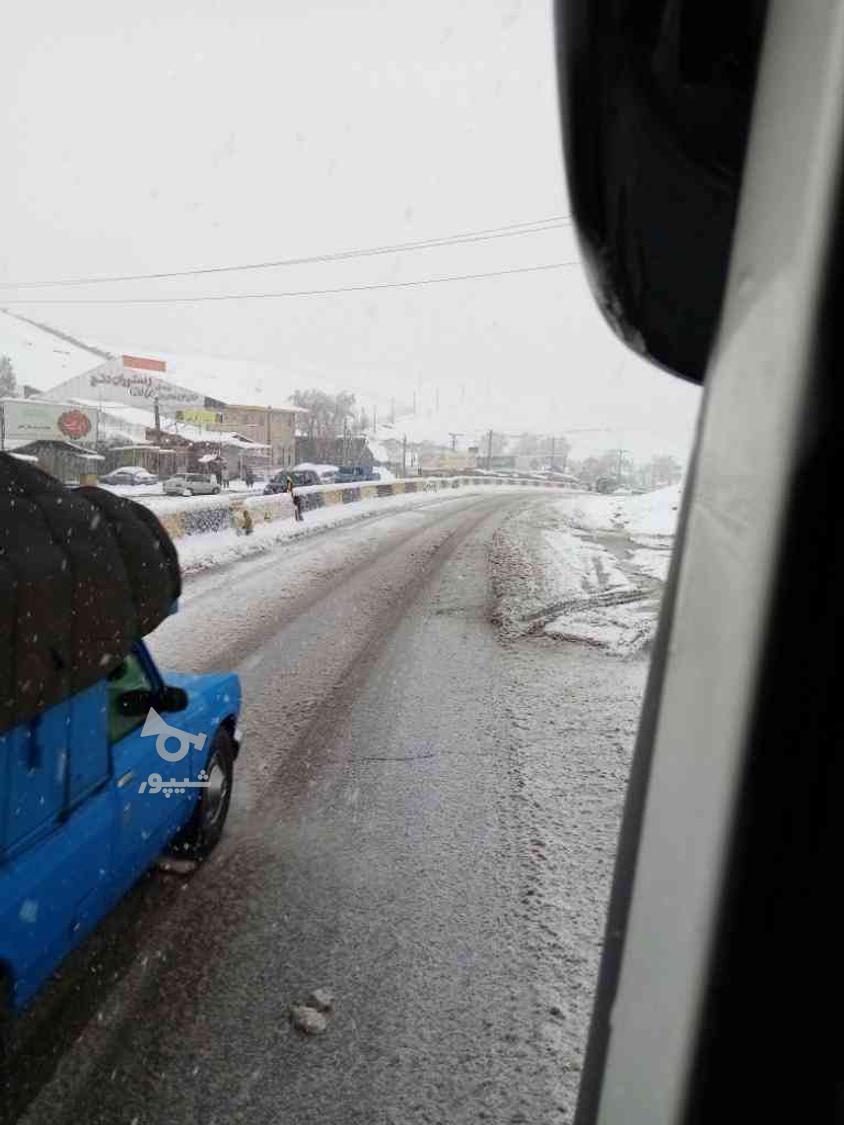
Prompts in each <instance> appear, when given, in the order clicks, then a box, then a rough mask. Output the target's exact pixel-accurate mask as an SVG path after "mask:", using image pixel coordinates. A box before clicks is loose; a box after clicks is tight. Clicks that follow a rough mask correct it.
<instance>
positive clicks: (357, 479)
mask: <svg viewBox="0 0 844 1125" xmlns="http://www.w3.org/2000/svg"><path fill="white" fill-rule="evenodd" d="M378 479H379V478H378V477H376V476H375V473H374V472H373V471H372V469H368V468H366V467H365V466H363V465H341V466H340V468H339V469H338V470H337V472H336V474H335V476H334V481H335V483H336V484H363V483H364V482H365V481H370V480H378Z"/></svg>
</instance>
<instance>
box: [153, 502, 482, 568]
mask: <svg viewBox="0 0 844 1125" xmlns="http://www.w3.org/2000/svg"><path fill="white" fill-rule="evenodd" d="M478 491H480V490H478ZM474 492H475V490H474V489H468V488H462V489H459V490H455V491H454V492H441V493H439V494H436V493H425V492H418V493H409V494H407V495H402V496H385V497H381V498H377V499H372V500H360V501H358V502H357V503H354V504H338V505H336V506H332V507H330V508H316V509H314V510H312V511H309V512H305V518H304V519H303V520H302V522H301V523H296V522H295V521H294V520H292V519H287V520H280V521H278V522H276V523H266V524H260V523H257V522H256V524H255V530H254V531H253V533H252V534H251V535H243V534H242V533H239V532H237V531H234V530H231V531H210V532H208V533H207V534H204V535H190V536H186V537H184V538H183V539H177V540H176V541H175V542H176V549H177V550H178V553H179V561H180V562H181V564H182V573H183V574H185V575H193V574H198V573H200V572H202V571H207V570H211V569H213V568H215V567H218V566H225V565H228V564H229V563H232V562H235V561H236V560H238V559H240V558H246V557H247V556H249V555H257V554H260V553H261V552H262V551H271V550H273V549H275V548H277V547H280V546H283V544H284V543H287V542H291V541H293V540H297V539H302V538H304V537H305V536H308V535H313V534H315V533H319V532H322V531H327V530H329V529H330V528H334V527H340V526H341V525H343V524H351V523H355V522H357V521H358V520H365V519H371V518H373V517H374V516H379V515H382V514H386V513H389V512H396V511H401V510H402V509H406V508H420V507H424V506H427V505H431V504H438V505H441V504H447V503H454V502H455V501H457V500H460V499H462V498H463V497H464V496H466V495H467V494H469V493H474Z"/></svg>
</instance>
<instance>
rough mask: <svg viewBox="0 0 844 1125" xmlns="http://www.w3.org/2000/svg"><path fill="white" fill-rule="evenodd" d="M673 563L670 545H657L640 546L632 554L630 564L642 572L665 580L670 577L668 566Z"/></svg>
mask: <svg viewBox="0 0 844 1125" xmlns="http://www.w3.org/2000/svg"><path fill="white" fill-rule="evenodd" d="M670 563H671V549H670V547H668V548H666V547H663V548H661V549H657V548H655V547H640V548H639V550H638V551H633V552H632V554H631V555H630V565H631V566H632V567H633V569H634V570H637V571H639V572H640V573H641V574H649V575H650V576H651V578H658V579H659V580H660V582H664V581H665V580H666V578H667V577H668V567H669V564H670Z"/></svg>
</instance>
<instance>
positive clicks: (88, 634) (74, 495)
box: [0, 453, 181, 734]
mask: <svg viewBox="0 0 844 1125" xmlns="http://www.w3.org/2000/svg"><path fill="white" fill-rule="evenodd" d="M180 592H181V576H180V571H179V561H178V557H177V555H176V549H175V547H174V546H173V543H172V541H171V539H170V537H169V535H168V534H167V532H166V531H165V530H164V528H163V527H162V526H161V524H160V523H159V522H158V520H157V519H156V517H155V516H154V515H153V513H152V512H151V511H150V510H149V509H148V508H144V507H143V506H142V505H140V504H136V503H135V502H134V501H132V500H126V499H124V498H123V497H121V496H115V495H114V494H113V493H110V492H107V491H105V490H104V489H101V488H94V487H92V488H74V489H70V488H67V487H65V485H63V484H61V483H60V482H59V481H57V480H55V479H54V478H53V477H51V476H49V475H48V474H47V473H45V472H43V471H42V470H41V469H39V468H37V467H35V466H33V465H31V464H28V463H26V462H24V461H21V460H18V459H16V458H14V457H11V456H10V455H9V454H7V453H0V734H2V733H3V732H4V731H6V730H9V729H10V728H11V727H13V726H16V725H17V724H18V723H21V722H24V721H26V720H28V719H31V718H34V717H35V716H36V715H38V714H39V713H40V712H41V711H44V710H46V709H47V708H48V707H51V706H53V705H54V704H56V703H59V702H60V701H61V700H63V699H66V698H67V697H69V696H71V695H75V694H76V693H77V692H78V691H82V690H83V689H84V688H86V687H90V686H91V684H93V683H96V681H97V680H99V679H101V678H102V677H103V676H105V675H107V674H108V673H109V672H110V671H111V670H112V669H113V668H115V667H116V666H117V665H118V664H119V663H120V661H121V660H122V659H123V657H124V656H125V655H126V653H127V652H128V650H129V647H130V646H131V644H132V642H133V641H135V640H137V639H138V638H140V637H143V636H144V635H145V634H147V633H149V632H150V631H151V630H153V629H154V628H155V627H156V626H157V625H158V624H159V623H160V622H161V621H162V620H163V619H164V618H165V617H166V616H167V615H168V614H169V613H170V612H171V611H172V608H173V603H174V602H175V601H176V599H177V598H178V596H179V594H180Z"/></svg>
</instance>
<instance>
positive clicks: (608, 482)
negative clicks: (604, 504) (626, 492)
mask: <svg viewBox="0 0 844 1125" xmlns="http://www.w3.org/2000/svg"><path fill="white" fill-rule="evenodd" d="M595 491H596V492H617V491H618V482H617V481H615V480H613V478H612V477H598V479H597V480H596V481H595Z"/></svg>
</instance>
